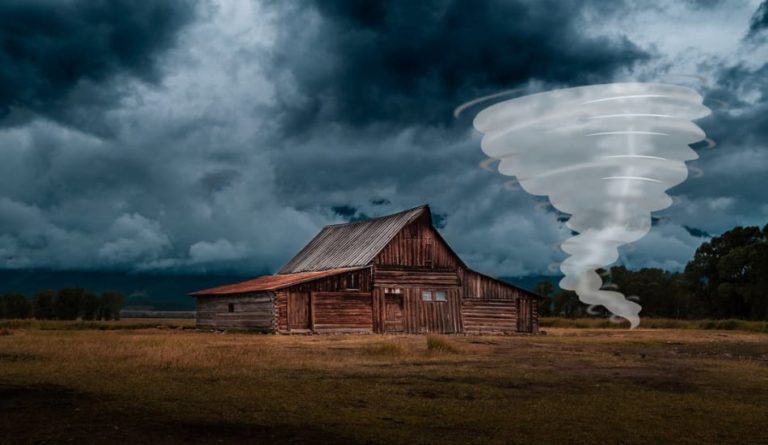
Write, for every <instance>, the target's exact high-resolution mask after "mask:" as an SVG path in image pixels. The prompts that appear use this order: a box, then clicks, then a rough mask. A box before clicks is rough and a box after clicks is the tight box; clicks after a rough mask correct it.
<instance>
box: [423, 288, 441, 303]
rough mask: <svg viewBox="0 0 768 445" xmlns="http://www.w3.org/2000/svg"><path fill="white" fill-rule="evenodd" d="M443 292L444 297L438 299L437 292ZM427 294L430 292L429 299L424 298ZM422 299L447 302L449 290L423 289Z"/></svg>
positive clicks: (427, 301) (428, 301) (426, 301)
mask: <svg viewBox="0 0 768 445" xmlns="http://www.w3.org/2000/svg"><path fill="white" fill-rule="evenodd" d="M438 293H439V294H443V299H442V300H438V299H437V294H438ZM425 294H429V300H426V299H424V296H425ZM421 301H423V302H425V303H447V302H448V291H446V290H442V289H441V290H437V289H427V290H422V291H421Z"/></svg>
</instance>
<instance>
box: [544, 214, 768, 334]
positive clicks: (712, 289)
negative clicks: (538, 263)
mask: <svg viewBox="0 0 768 445" xmlns="http://www.w3.org/2000/svg"><path fill="white" fill-rule="evenodd" d="M598 272H599V273H601V274H602V275H603V276H604V283H605V286H604V287H605V288H609V289H614V288H615V289H617V290H618V291H620V292H622V293H623V294H624V295H626V296H628V297H631V298H637V302H638V303H640V305H642V307H643V310H642V312H641V313H640V315H641V316H646V317H659V318H676V319H700V318H714V319H723V318H739V319H743V320H768V225H766V226H765V227H763V228H762V229H760V228H759V227H736V228H734V229H732V230H730V231H728V232H725V233H723V234H722V235H720V236H717V237H714V238H712V239H711V240H709V241H707V242H705V243H703V244H702V245H701V246H699V248H698V249H696V253H695V254H694V256H693V258H692V259H691V261H689V262H688V264H687V265H686V267H685V269H684V270H683V271H681V272H669V271H666V270H663V269H657V268H645V269H640V270H637V271H633V270H629V269H627V268H626V267H623V266H614V267H612V268H611V269H610V270H600V271H598ZM554 288H555V287H554V286H553V285H552V283H550V282H540V283H538V284H537V285H536V289H535V290H536V292H537V293H538V294H539V295H542V296H544V297H546V298H543V299H542V300H541V302H540V306H539V311H540V314H541V315H542V316H561V317H569V318H576V317H582V316H590V315H603V314H605V309H604V308H592V310H591V311H590V310H589V308H588V307H587V306H585V305H584V304H582V303H581V302H579V299H578V297H577V296H576V294H575V293H574V292H571V291H562V290H561V291H559V292H555V289H554Z"/></svg>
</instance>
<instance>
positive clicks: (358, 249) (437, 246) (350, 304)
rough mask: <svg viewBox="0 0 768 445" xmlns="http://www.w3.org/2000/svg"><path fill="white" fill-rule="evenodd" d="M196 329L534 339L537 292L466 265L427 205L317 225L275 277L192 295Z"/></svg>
mask: <svg viewBox="0 0 768 445" xmlns="http://www.w3.org/2000/svg"><path fill="white" fill-rule="evenodd" d="M192 296H194V297H195V298H196V299H197V326H198V327H199V328H201V329H248V330H258V331H262V332H270V333H281V334H283V333H284V334H290V333H337V332H361V333H363V332H365V333H371V332H373V333H410V334H422V333H430V332H437V333H445V334H452V333H475V334H481V333H503V334H508V333H535V332H537V331H538V322H537V321H538V320H537V319H538V314H537V310H536V307H537V304H536V300H537V298H539V297H538V296H537V295H535V294H533V293H531V292H529V291H526V290H524V289H521V288H518V287H516V286H513V285H511V284H508V283H505V282H503V281H500V280H497V279H495V278H492V277H489V276H487V275H483V274H481V273H479V272H475V271H473V270H471V269H469V268H468V267H467V266H466V265H465V264H464V263H463V262H462V261H461V259H460V258H459V257H458V256H457V255H456V254H455V253H454V252H453V250H451V248H450V246H448V244H447V243H446V242H445V240H444V239H443V237H442V236H440V234H439V233H438V232H437V230H435V228H434V227H433V226H432V214H431V212H430V210H429V207H428V206H421V207H417V208H415V209H411V210H406V211H404V212H400V213H396V214H394V215H389V216H384V217H381V218H376V219H371V220H368V221H361V222H354V223H349V224H336V225H331V226H327V227H325V228H323V230H321V231H320V233H319V234H318V235H317V236H315V238H314V239H312V241H310V243H309V244H307V246H306V247H304V249H302V250H301V251H300V252H299V253H298V254H297V255H296V256H295V257H293V259H291V260H290V261H289V262H288V264H286V265H285V266H284V267H283V268H282V269H280V271H279V272H278V273H277V274H275V275H268V276H263V277H259V278H256V279H254V280H249V281H245V282H242V283H236V284H231V285H227V286H222V287H217V288H213V289H206V290H201V291H198V292H194V293H193V294H192Z"/></svg>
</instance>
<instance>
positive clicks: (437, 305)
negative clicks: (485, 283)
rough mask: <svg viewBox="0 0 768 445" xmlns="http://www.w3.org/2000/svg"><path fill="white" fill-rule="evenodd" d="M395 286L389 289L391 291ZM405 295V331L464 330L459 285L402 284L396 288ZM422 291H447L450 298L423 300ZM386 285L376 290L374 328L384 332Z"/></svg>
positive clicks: (424, 332)
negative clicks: (404, 285) (416, 285)
mask: <svg viewBox="0 0 768 445" xmlns="http://www.w3.org/2000/svg"><path fill="white" fill-rule="evenodd" d="M392 290H394V289H389V291H392ZM397 290H398V291H399V292H400V294H401V295H402V296H403V323H402V324H403V332H405V333H409V334H426V333H433V332H434V333H444V334H453V333H459V332H462V323H461V298H460V296H459V291H460V288H459V287H424V288H421V287H401V288H397ZM422 290H430V291H433V292H434V291H438V290H440V291H444V292H445V293H446V300H447V301H423V300H422V298H421V292H422ZM387 292H388V290H387V288H384V287H376V288H375V289H374V292H373V294H374V308H375V310H374V313H375V317H374V329H375V332H379V333H384V332H385V321H384V317H385V315H386V309H385V300H384V295H385V293H387Z"/></svg>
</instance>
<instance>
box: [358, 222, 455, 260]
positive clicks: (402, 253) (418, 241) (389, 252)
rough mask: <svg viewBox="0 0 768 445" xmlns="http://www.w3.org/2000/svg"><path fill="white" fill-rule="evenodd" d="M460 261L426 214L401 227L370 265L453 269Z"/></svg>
mask: <svg viewBox="0 0 768 445" xmlns="http://www.w3.org/2000/svg"><path fill="white" fill-rule="evenodd" d="M460 263H461V261H460V260H459V259H458V257H456V255H455V254H454V253H453V252H452V251H451V249H450V248H449V247H448V245H447V244H446V243H445V242H444V241H443V240H442V238H440V237H439V236H438V235H437V234H436V232H435V229H434V228H433V227H432V226H431V225H430V223H429V217H428V215H427V214H424V215H422V216H421V217H419V218H418V219H417V220H415V221H413V222H412V223H410V224H409V225H407V226H405V227H404V228H403V230H401V231H400V233H398V234H397V235H395V237H394V238H393V239H392V241H390V242H389V244H387V246H386V247H385V248H384V249H382V251H381V252H380V253H379V254H378V255H377V256H376V258H374V260H373V264H374V265H381V266H386V265H389V266H399V267H404V268H413V267H420V268H427V269H444V270H455V269H456V268H457V267H458V266H459V264H460Z"/></svg>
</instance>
